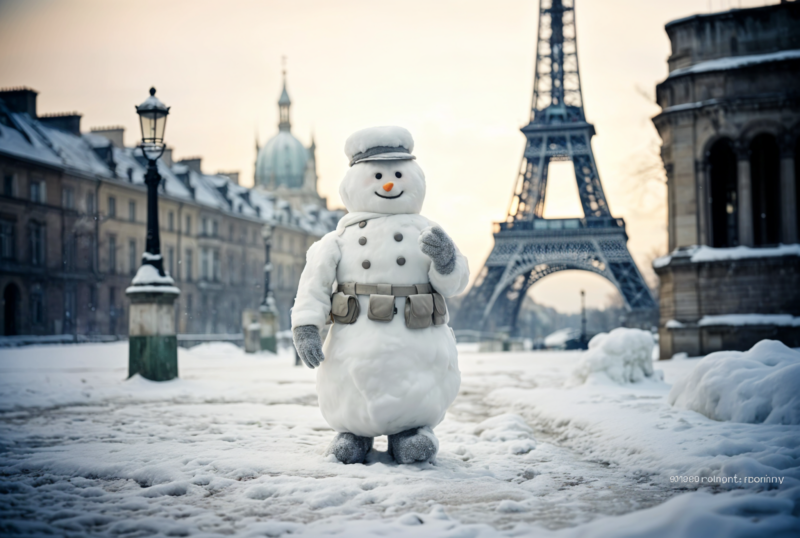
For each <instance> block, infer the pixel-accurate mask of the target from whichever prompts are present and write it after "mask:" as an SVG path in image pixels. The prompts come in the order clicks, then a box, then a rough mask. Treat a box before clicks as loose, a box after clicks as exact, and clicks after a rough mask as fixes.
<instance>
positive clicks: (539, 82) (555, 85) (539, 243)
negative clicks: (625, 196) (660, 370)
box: [455, 0, 656, 334]
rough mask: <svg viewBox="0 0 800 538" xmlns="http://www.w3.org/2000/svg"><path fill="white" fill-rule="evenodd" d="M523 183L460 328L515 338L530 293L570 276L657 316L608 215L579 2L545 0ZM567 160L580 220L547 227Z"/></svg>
mask: <svg viewBox="0 0 800 538" xmlns="http://www.w3.org/2000/svg"><path fill="white" fill-rule="evenodd" d="M522 133H523V134H524V135H525V138H526V145H525V152H524V153H523V157H522V164H521V166H520V172H519V177H518V179H517V182H516V185H515V188H514V195H513V197H512V199H511V204H510V206H509V208H508V216H507V217H506V221H505V222H500V223H496V224H495V232H494V238H495V244H494V248H493V249H492V252H491V254H490V255H489V258H488V259H487V260H486V263H485V264H484V267H483V269H482V270H481V272H480V273H479V275H478V278H477V279H476V280H475V283H474V284H473V286H472V288H471V289H470V291H469V293H468V294H467V297H466V298H465V299H464V302H463V304H462V307H461V309H460V310H459V313H458V317H457V319H456V320H455V326H456V328H457V329H460V330H474V331H481V332H485V333H494V332H504V333H510V334H516V321H517V315H518V313H519V309H520V306H521V305H522V299H523V298H524V296H525V293H526V292H527V290H528V288H530V287H531V286H532V285H533V284H535V283H536V282H537V281H539V280H540V279H542V278H544V277H545V276H547V275H549V274H552V273H555V272H558V271H564V270H568V269H578V270H583V271H591V272H593V273H596V274H599V275H601V276H603V277H605V278H607V279H608V280H609V281H611V283H612V284H614V285H615V286H616V287H617V289H619V291H620V293H621V294H622V297H623V298H624V300H625V305H626V307H627V308H628V310H631V311H651V310H652V309H655V308H656V303H655V301H654V300H653V297H652V295H651V294H650V290H649V289H648V287H647V286H646V285H645V282H644V279H643V278H642V275H641V273H640V272H639V269H638V268H637V267H636V264H635V263H634V261H633V258H631V255H630V252H629V251H628V247H627V240H628V236H627V234H626V233H625V222H624V221H623V220H622V219H618V218H614V217H612V216H611V212H610V211H609V208H608V203H607V201H606V197H605V194H604V193H603V185H602V184H601V183H600V176H599V174H598V173H597V165H596V163H595V160H594V154H593V153H592V146H591V139H592V136H594V134H595V130H594V126H593V125H591V124H590V123H588V122H587V121H586V117H585V114H584V111H583V96H582V93H581V78H580V71H579V68H578V50H577V36H576V32H575V5H574V0H540V3H539V32H538V39H537V45H536V72H535V77H534V83H533V101H532V103H531V116H530V123H528V125H526V126H525V127H523V128H522ZM559 160H570V161H572V163H573V165H574V167H575V179H576V180H577V183H578V194H579V197H580V201H581V206H582V209H583V214H584V217H583V218H575V219H545V218H544V201H545V192H546V188H547V168H548V165H549V163H550V162H551V161H559Z"/></svg>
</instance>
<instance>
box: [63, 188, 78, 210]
mask: <svg viewBox="0 0 800 538" xmlns="http://www.w3.org/2000/svg"><path fill="white" fill-rule="evenodd" d="M61 205H62V206H63V207H64V209H75V191H73V190H72V187H64V188H63V189H62V191H61Z"/></svg>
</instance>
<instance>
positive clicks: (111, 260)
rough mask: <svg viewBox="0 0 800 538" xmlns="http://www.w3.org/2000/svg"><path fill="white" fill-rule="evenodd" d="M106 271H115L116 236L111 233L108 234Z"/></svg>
mask: <svg viewBox="0 0 800 538" xmlns="http://www.w3.org/2000/svg"><path fill="white" fill-rule="evenodd" d="M108 272H109V273H111V274H114V273H116V272H117V238H116V237H115V236H113V235H110V236H108Z"/></svg>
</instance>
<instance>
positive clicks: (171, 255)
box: [167, 247, 175, 275]
mask: <svg viewBox="0 0 800 538" xmlns="http://www.w3.org/2000/svg"><path fill="white" fill-rule="evenodd" d="M167 269H168V270H169V274H170V275H174V274H175V248H174V247H167Z"/></svg>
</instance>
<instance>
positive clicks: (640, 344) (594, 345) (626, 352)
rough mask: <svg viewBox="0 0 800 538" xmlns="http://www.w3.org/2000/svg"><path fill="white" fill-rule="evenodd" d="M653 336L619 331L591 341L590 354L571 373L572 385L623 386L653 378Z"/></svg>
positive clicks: (596, 337)
mask: <svg viewBox="0 0 800 538" xmlns="http://www.w3.org/2000/svg"><path fill="white" fill-rule="evenodd" d="M653 345H654V343H653V335H651V334H650V333H649V332H647V331H642V330H639V329H626V328H623V327H620V328H618V329H614V330H613V331H611V332H610V333H600V334H598V335H597V336H595V337H594V338H592V339H591V340H590V341H589V351H587V352H586V353H585V354H584V355H583V357H581V360H580V362H578V364H577V365H576V366H575V369H574V370H573V371H572V379H571V380H570V382H569V383H568V384H569V385H573V386H574V385H582V384H584V383H587V382H590V381H591V382H600V383H602V382H607V381H611V382H613V383H616V384H619V385H624V384H625V383H636V382H639V381H642V380H643V379H645V378H649V377H652V376H653V361H652V354H653Z"/></svg>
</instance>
